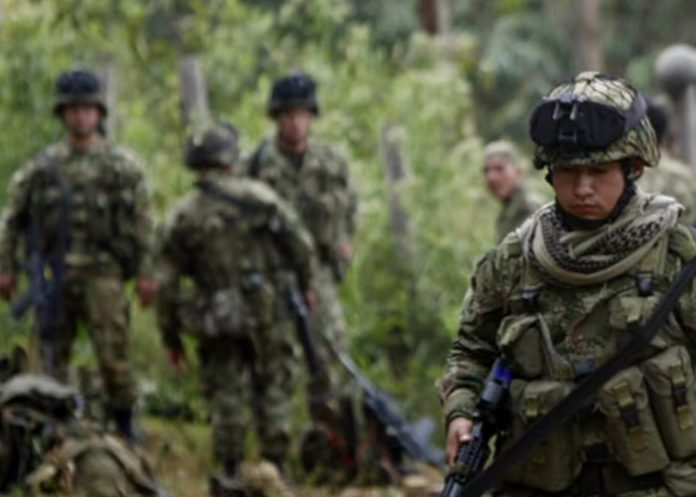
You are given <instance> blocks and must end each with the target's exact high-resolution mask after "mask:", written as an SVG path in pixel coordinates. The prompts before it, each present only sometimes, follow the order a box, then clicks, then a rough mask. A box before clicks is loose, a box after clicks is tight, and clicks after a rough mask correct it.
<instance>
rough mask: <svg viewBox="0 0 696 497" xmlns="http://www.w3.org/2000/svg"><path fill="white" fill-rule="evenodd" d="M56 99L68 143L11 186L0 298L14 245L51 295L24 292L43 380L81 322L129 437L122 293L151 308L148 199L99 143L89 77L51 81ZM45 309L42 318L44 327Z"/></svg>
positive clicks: (60, 366) (141, 183)
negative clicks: (132, 285) (132, 284)
mask: <svg viewBox="0 0 696 497" xmlns="http://www.w3.org/2000/svg"><path fill="white" fill-rule="evenodd" d="M56 93H57V95H56V102H55V106H54V112H55V115H56V116H57V117H58V118H59V119H60V120H61V121H62V123H63V125H64V126H65V129H66V130H67V132H68V139H67V140H66V141H62V142H59V143H57V144H55V145H53V146H50V147H48V148H47V149H45V150H44V151H42V152H41V153H39V154H38V155H37V156H36V157H34V158H33V159H32V160H31V161H29V163H28V164H26V165H25V166H24V167H23V168H21V169H19V170H18V171H17V172H16V173H15V174H14V176H13V178H12V181H11V183H10V186H9V190H8V203H7V206H6V208H5V211H4V214H3V217H2V221H1V230H0V295H1V296H2V297H3V298H4V299H6V300H9V299H10V298H11V297H12V295H13V293H14V291H15V289H16V286H17V278H16V274H17V270H18V263H17V260H16V249H17V245H18V241H19V240H20V238H21V237H24V238H25V245H26V247H27V259H28V263H29V262H31V261H34V260H40V261H41V263H40V265H39V266H40V267H32V271H33V274H32V280H34V279H36V278H39V279H44V278H45V279H47V280H48V282H47V284H48V285H50V288H51V290H52V293H51V294H50V295H47V294H46V295H44V294H39V293H40V292H42V291H43V288H35V287H34V285H32V286H33V287H34V288H32V289H31V292H32V294H33V296H32V298H33V299H34V302H35V304H36V318H37V319H36V326H37V328H38V330H37V334H38V335H39V339H40V341H41V352H42V359H43V364H44V370H45V371H46V372H47V373H49V374H52V375H54V376H56V377H57V378H60V379H62V380H66V379H67V376H68V364H69V361H70V355H71V350H72V346H73V342H74V341H75V337H76V334H77V329H78V323H79V322H84V324H85V325H86V327H87V329H88V330H89V334H90V338H91V339H92V344H93V347H94V352H95V355H96V357H97V361H98V363H99V367H100V370H101V374H102V377H103V381H104V385H105V388H106V394H107V397H108V404H109V405H108V408H109V411H110V413H111V416H112V417H113V419H114V421H115V424H116V428H117V429H118V430H119V431H120V432H121V433H123V434H124V435H125V436H127V437H132V408H133V404H134V402H135V398H136V395H135V385H134V381H133V377H132V375H131V371H130V365H129V350H128V347H129V345H128V342H129V340H128V335H129V327H130V323H129V302H128V298H127V296H126V292H125V289H124V283H125V282H126V281H127V280H128V279H130V278H133V277H137V278H138V280H137V285H136V289H137V293H138V295H139V297H140V301H141V303H142V305H143V306H147V305H149V304H150V303H151V302H152V300H153V299H154V292H155V287H154V281H153V280H152V279H151V278H150V277H149V276H148V271H149V263H148V252H149V243H150V236H151V223H150V218H149V198H148V197H149V195H148V189H147V185H146V182H145V177H144V171H143V168H142V167H141V166H140V165H139V164H138V163H137V161H136V159H135V158H134V157H133V155H132V154H131V153H130V152H128V151H126V150H124V149H122V148H120V147H117V146H115V145H112V144H111V143H109V142H108V141H107V140H105V138H104V137H103V136H102V134H101V133H100V129H101V123H102V121H103V120H104V118H105V117H106V113H107V108H106V106H105V104H104V98H103V94H102V92H101V88H100V85H99V81H98V80H97V78H96V77H95V76H94V74H92V73H90V72H88V71H85V70H82V69H77V70H73V71H68V72H66V73H64V74H62V75H61V76H60V77H59V78H58V81H57V83H56ZM35 256H36V257H38V259H35ZM44 299H46V300H50V302H42V301H43V300H44ZM39 304H40V305H42V306H43V307H42V310H41V312H40V309H39ZM45 307H48V308H50V310H51V311H52V313H50V315H49V316H48V317H46V315H45V314H43V309H44V308H45Z"/></svg>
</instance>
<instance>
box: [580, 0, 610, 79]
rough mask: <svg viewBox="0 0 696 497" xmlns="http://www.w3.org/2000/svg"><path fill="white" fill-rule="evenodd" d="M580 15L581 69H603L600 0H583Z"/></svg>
mask: <svg viewBox="0 0 696 497" xmlns="http://www.w3.org/2000/svg"><path fill="white" fill-rule="evenodd" d="M578 7H579V9H580V12H579V16H578V22H579V25H578V49H579V54H578V55H579V59H580V64H581V70H583V71H590V70H592V71H602V70H603V69H604V49H603V44H602V27H601V11H600V0H581V1H580V2H579V3H578Z"/></svg>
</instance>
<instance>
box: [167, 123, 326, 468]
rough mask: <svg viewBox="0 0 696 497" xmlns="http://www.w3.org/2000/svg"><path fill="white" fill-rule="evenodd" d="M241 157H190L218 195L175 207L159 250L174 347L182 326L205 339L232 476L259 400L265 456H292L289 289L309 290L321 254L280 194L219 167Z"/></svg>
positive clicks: (215, 418) (193, 196) (205, 361)
mask: <svg viewBox="0 0 696 497" xmlns="http://www.w3.org/2000/svg"><path fill="white" fill-rule="evenodd" d="M219 131H220V128H213V129H212V130H211V131H206V132H205V136H207V137H210V136H212V135H211V134H213V135H214V134H215V133H218V132H219ZM220 136H223V135H220ZM234 136H235V138H233V137H229V139H230V140H234V143H232V145H233V146H234V150H235V151H236V134H235V135H234ZM223 137H224V136H223ZM190 143H193V144H194V145H193V146H194V148H195V147H196V145H195V143H196V142H195V140H193V141H191V142H190ZM205 143H206V142H205V140H204V141H203V142H202V144H201V145H200V147H204V146H205ZM232 145H230V146H232ZM200 147H199V148H200ZM211 148H216V147H211ZM217 148H218V149H219V148H220V147H217ZM211 153H212V152H211ZM235 162H236V152H235V153H234V154H231V157H230V158H228V159H227V160H225V161H223V162H221V163H220V164H217V165H215V164H211V163H210V161H209V160H205V158H202V159H200V160H194V161H189V164H194V165H192V167H198V166H197V164H201V166H200V167H203V166H205V167H206V170H205V171H204V172H201V174H202V176H201V177H202V178H204V182H205V184H207V185H209V186H210V185H212V186H210V187H211V188H213V189H214V190H215V192H217V193H218V194H211V193H210V192H206V191H205V190H199V191H196V192H193V193H190V194H189V195H187V196H186V197H184V198H183V199H181V200H180V201H179V202H178V203H177V204H176V206H175V207H174V209H173V210H172V212H171V215H170V216H169V221H168V223H167V225H166V227H165V229H164V233H163V236H162V241H161V249H160V251H159V270H158V280H159V283H160V292H159V298H158V304H157V315H158V321H159V326H160V330H161V333H162V336H163V339H164V342H165V344H166V345H167V347H168V348H169V349H171V350H177V349H180V348H181V342H180V340H181V338H180V333H181V332H182V331H187V332H190V333H192V334H193V336H194V337H196V338H197V340H198V345H199V355H200V365H201V377H202V381H203V388H204V393H205V395H206V396H207V398H208V399H209V400H210V402H211V406H212V423H213V445H214V451H215V456H216V459H217V460H218V461H219V462H220V463H221V464H222V465H224V467H225V469H226V471H227V473H228V476H232V474H233V473H234V471H235V469H236V466H237V465H238V463H239V462H240V461H241V460H242V458H243V455H244V441H245V432H246V429H247V427H248V426H249V424H250V421H251V418H249V416H248V415H246V410H247V409H246V408H247V406H249V405H250V406H251V407H252V409H253V414H254V418H253V420H254V423H255V425H256V427H257V432H258V435H259V438H260V441H261V453H262V455H263V456H264V457H265V458H267V459H269V460H271V461H273V462H275V463H276V464H278V465H281V464H282V463H283V461H284V459H285V458H286V456H287V452H288V448H289V442H290V433H289V422H290V418H289V416H288V412H289V408H290V405H289V401H290V398H291V394H292V391H293V389H294V379H295V372H296V370H297V367H296V362H297V353H296V348H295V336H296V335H295V330H294V326H295V324H294V321H293V315H292V313H291V310H290V307H289V292H290V290H291V289H292V288H293V287H294V286H297V287H299V289H301V290H302V291H306V290H307V288H308V286H309V285H310V266H311V264H310V262H311V258H312V256H313V248H312V245H311V241H310V238H309V235H308V234H307V233H306V232H305V231H304V229H303V228H302V226H301V223H300V222H299V220H298V219H297V217H296V216H295V214H294V212H293V211H292V209H290V208H289V207H288V206H287V205H286V204H285V203H283V201H282V200H280V198H279V197H278V196H277V195H276V194H275V192H273V191H272V190H271V189H270V188H268V186H266V185H264V184H263V183H260V182H257V181H254V180H250V179H246V178H240V177H237V176H233V175H232V173H231V172H229V171H228V170H225V169H216V167H218V166H222V165H232V164H234V163H235ZM209 166H210V167H209ZM199 185H200V183H199ZM220 192H222V193H220ZM222 195H224V196H226V197H225V198H226V199H227V200H225V198H221V196H222ZM230 198H231V199H233V200H231V201H230ZM185 280H189V283H190V284H189V290H188V291H186V290H184V289H183V288H182V286H183V283H184V281H185Z"/></svg>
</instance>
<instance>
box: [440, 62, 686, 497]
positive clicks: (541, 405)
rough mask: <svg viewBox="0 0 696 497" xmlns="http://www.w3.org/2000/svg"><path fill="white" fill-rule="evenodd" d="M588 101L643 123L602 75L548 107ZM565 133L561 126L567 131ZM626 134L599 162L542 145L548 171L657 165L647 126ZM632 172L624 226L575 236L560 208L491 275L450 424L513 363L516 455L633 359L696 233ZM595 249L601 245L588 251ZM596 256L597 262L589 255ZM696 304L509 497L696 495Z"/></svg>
mask: <svg viewBox="0 0 696 497" xmlns="http://www.w3.org/2000/svg"><path fill="white" fill-rule="evenodd" d="M578 96H579V97H580V100H584V101H587V100H589V101H592V102H599V103H604V104H606V105H609V106H612V107H614V108H616V109H620V110H621V111H623V112H625V113H626V114H627V115H633V116H638V117H640V115H641V114H640V112H638V111H635V112H634V111H633V109H636V108H640V106H634V103H635V102H637V101H638V100H639V98H640V97H639V96H638V93H637V92H636V91H635V90H633V89H632V88H631V87H630V86H628V85H627V83H625V82H623V81H622V80H615V79H611V78H608V77H604V76H598V75H596V74H595V73H583V74H581V75H580V76H578V77H577V78H576V80H575V81H574V82H572V83H570V84H568V85H562V86H560V87H559V88H557V89H555V90H554V91H553V92H552V93H551V94H550V95H549V96H548V97H547V99H546V102H551V105H554V103H555V101H556V100H555V99H558V101H561V99H564V100H565V101H567V100H571V102H573V101H574V102H577V101H578V100H577V97H578ZM542 105H544V104H542ZM561 110H563V109H561ZM559 114H560V115H561V116H562V115H563V114H562V113H559ZM549 115H551V112H549ZM554 115H556V113H554ZM561 119H563V117H562V118H561ZM532 123H533V124H532V126H534V120H533V121H532ZM566 124H567V121H561V124H559V125H558V126H559V129H562V126H565V125H566ZM578 126H580V125H578ZM572 130H573V128H572V127H571V128H570V131H572ZM532 131H533V132H532V136H533V137H535V136H538V134H536V135H535V133H534V128H532ZM564 131H568V130H567V129H565V130H564ZM623 133H624V134H623V136H622V137H621V138H619V139H618V140H617V141H615V142H612V143H610V144H609V145H608V146H605V147H603V148H599V149H598V148H595V150H594V151H593V152H591V153H587V152H584V151H583V150H582V149H579V150H578V149H577V148H575V149H572V148H571V151H570V152H568V151H567V150H565V149H564V148H563V147H562V145H556V144H554V143H553V142H552V144H547V145H538V147H537V151H536V157H535V159H536V161H535V162H536V164H537V166H538V167H549V171H550V173H551V174H553V171H554V168H555V167H583V166H584V165H586V164H599V163H606V162H611V161H617V160H619V161H620V160H623V159H631V158H639V159H640V160H642V162H643V163H644V164H646V165H647V166H656V165H657V162H658V159H659V152H658V148H657V145H656V141H655V137H654V133H653V130H652V127H651V126H650V124H649V122H648V121H647V118H645V117H642V118H640V120H639V121H638V122H637V123H634V125H633V127H630V128H629V129H628V131H623ZM563 136H564V137H567V136H572V134H570V133H568V134H565V135H563ZM559 142H560V140H559ZM537 143H538V142H537ZM624 174H625V177H626V185H627V186H626V190H625V192H624V195H622V197H621V198H620V200H619V204H621V203H622V202H623V204H622V205H621V208H620V209H619V210H618V211H615V212H614V213H613V214H612V215H615V217H613V218H610V219H609V220H608V221H601V222H596V223H597V225H596V226H595V227H593V228H589V227H585V229H575V228H573V226H574V225H573V224H572V222H571V221H572V220H571V219H570V218H569V217H568V216H569V215H568V214H567V213H566V214H564V213H563V211H562V210H561V209H560V207H558V206H556V205H553V204H550V205H548V206H545V207H543V208H542V209H540V210H539V211H537V212H536V213H535V214H534V216H533V217H532V218H531V219H530V220H528V221H527V222H525V223H524V224H523V226H522V227H521V228H520V229H519V230H516V231H515V232H512V233H510V234H509V235H508V236H507V237H505V239H504V240H503V242H502V243H501V244H500V245H499V246H498V247H497V248H496V249H495V250H494V251H491V252H490V253H488V254H487V255H486V256H484V257H483V259H482V260H481V261H480V262H479V263H478V265H477V267H476V270H475V273H474V275H473V277H472V279H471V284H470V287H469V290H468V292H467V294H466V297H465V299H464V306H463V312H462V317H461V321H460V328H459V334H458V337H457V338H456V340H455V341H454V343H453V346H452V348H451V351H450V355H449V358H448V360H447V372H446V374H445V376H444V377H443V378H442V380H441V381H440V393H441V396H442V400H443V402H444V411H445V417H446V420H447V422H448V423H449V422H450V421H452V420H453V419H455V418H459V417H465V418H467V417H468V418H470V417H471V415H472V410H473V407H474V403H475V401H476V398H477V397H478V395H479V394H480V391H481V387H482V384H483V382H484V380H485V377H486V374H487V372H488V369H489V368H490V366H491V364H492V362H493V360H494V359H495V358H497V357H500V356H501V355H502V356H504V357H505V359H506V361H507V362H509V364H510V366H511V368H512V370H513V378H514V380H513V381H512V384H511V386H510V402H509V405H508V407H507V409H508V410H509V413H510V415H511V418H510V424H509V429H508V430H507V431H506V434H505V436H504V437H502V439H501V440H499V442H500V444H501V445H503V446H505V444H507V443H508V442H509V440H510V439H514V438H515V437H517V436H519V434H520V433H521V432H523V431H524V430H525V429H526V428H527V427H528V426H529V423H531V422H532V421H534V420H535V419H536V418H537V417H538V416H540V415H542V414H544V413H545V412H548V411H549V410H550V409H551V408H552V407H553V406H554V405H555V404H556V403H557V402H558V401H559V400H560V399H561V398H563V397H564V396H565V395H567V393H568V392H569V391H570V390H571V389H572V388H573V386H574V385H575V382H576V381H578V380H580V379H582V378H583V377H584V376H585V375H586V374H588V373H590V372H591V371H593V370H594V369H595V368H596V367H597V366H598V365H599V364H602V363H603V362H604V361H606V360H608V359H609V358H610V357H611V356H612V355H613V354H614V353H615V352H616V351H617V350H618V349H619V348H621V347H623V345H624V344H625V343H626V341H627V340H629V339H630V336H631V332H632V330H635V329H636V327H637V326H640V325H641V324H643V323H645V322H646V320H647V319H648V317H649V316H650V315H651V313H652V311H653V310H654V308H655V306H656V303H657V302H658V301H659V299H660V297H661V296H662V295H663V294H664V293H665V291H666V290H667V288H669V287H670V285H671V284H672V282H673V281H674V279H675V276H676V274H677V273H678V272H679V270H680V269H681V267H682V266H683V265H684V263H685V262H686V261H688V260H690V259H692V258H693V257H694V256H696V242H695V241H694V238H693V235H692V234H691V233H690V231H689V230H688V229H687V228H686V227H685V226H683V225H682V224H680V223H679V221H678V217H679V213H680V207H679V206H678V204H677V203H676V202H674V201H673V200H672V199H670V198H668V197H661V196H654V195H648V194H644V193H642V192H641V191H640V190H636V189H635V188H634V187H633V186H632V182H633V180H632V179H631V176H630V171H629V170H628V169H624ZM619 204H617V206H618V205H619ZM648 226H649V228H648ZM588 240H594V241H595V242H596V243H594V244H592V245H589V246H588V243H589V242H588ZM583 244H584V245H585V247H586V248H585V250H583V251H578V250H576V249H577V247H578V246H580V245H583ZM694 302H696V287H694V285H693V284H691V287H690V288H689V289H688V290H687V291H686V293H685V294H684V295H683V296H682V298H681V299H680V300H679V303H678V305H677V307H676V308H675V310H674V311H673V312H672V315H671V317H670V318H669V321H668V324H667V325H666V326H665V327H664V328H663V329H662V330H661V331H660V332H659V333H658V335H657V336H656V338H655V339H654V340H653V342H652V345H651V347H650V348H649V349H648V350H646V351H645V352H644V353H643V354H642V356H641V357H640V359H639V360H638V361H637V362H636V364H635V365H634V366H632V367H630V368H627V369H625V370H623V371H622V372H620V373H619V374H618V375H616V376H615V377H614V378H613V379H612V380H610V381H609V382H608V383H607V384H606V385H605V386H604V387H603V388H602V390H601V391H600V393H599V395H598V397H597V399H596V400H595V402H594V404H593V405H590V406H588V408H587V409H583V410H581V411H580V412H579V413H577V414H576V416H574V417H573V419H572V421H570V422H568V423H566V424H565V425H563V426H562V427H561V428H559V429H557V430H556V431H554V432H552V433H551V434H550V435H549V436H548V437H547V438H546V439H545V440H544V442H542V443H541V444H539V445H538V446H537V448H536V449H535V450H534V452H533V453H532V454H531V456H530V457H529V458H528V459H527V460H525V461H523V462H522V463H521V464H520V466H519V467H518V468H517V469H515V470H514V471H512V472H511V473H509V474H508V475H505V477H504V482H501V486H500V490H499V492H498V494H497V495H519V496H532V495H541V494H543V495H599V494H601V495H625V496H628V495H694V493H696V470H694V469H693V464H692V461H693V460H694V459H693V458H694V457H695V456H696V437H695V436H696V431H695V427H696V423H695V422H694V421H696V420H695V419H694V416H695V415H694V412H696V411H694V410H693V408H692V407H691V403H692V402H694V400H692V399H696V394H695V393H694V392H695V391H694V383H693V381H694V372H693V371H694V369H693V365H692V356H693V354H694V353H696V346H695V345H694V342H693V340H692V339H691V337H690V335H692V334H693V333H694V331H696V304H694ZM682 380H683V381H682ZM682 386H684V388H685V390H684V392H685V400H684V401H683V402H682V398H681V393H680V392H681V391H682V390H681V389H682ZM694 406H695V407H696V404H694ZM687 412H688V414H687ZM501 480H502V479H501Z"/></svg>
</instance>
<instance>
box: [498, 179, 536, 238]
mask: <svg viewBox="0 0 696 497" xmlns="http://www.w3.org/2000/svg"><path fill="white" fill-rule="evenodd" d="M541 205H542V202H541V201H540V200H539V199H538V198H537V197H536V196H535V195H533V194H532V193H531V192H530V191H529V189H528V188H526V187H525V186H524V185H522V186H520V187H519V188H518V189H517V190H515V192H514V193H513V194H512V196H511V197H510V198H509V199H507V200H506V201H504V202H503V208H502V209H501V211H500V213H499V214H498V217H497V218H496V220H495V232H496V235H497V237H498V242H501V241H502V240H503V238H505V235H507V234H508V233H510V232H511V231H512V230H514V229H515V228H517V227H519V226H520V225H521V224H522V223H523V222H524V221H525V219H527V218H528V217H529V216H531V215H532V214H533V213H534V211H536V210H537V209H538V208H539V207H540V206H541Z"/></svg>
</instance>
